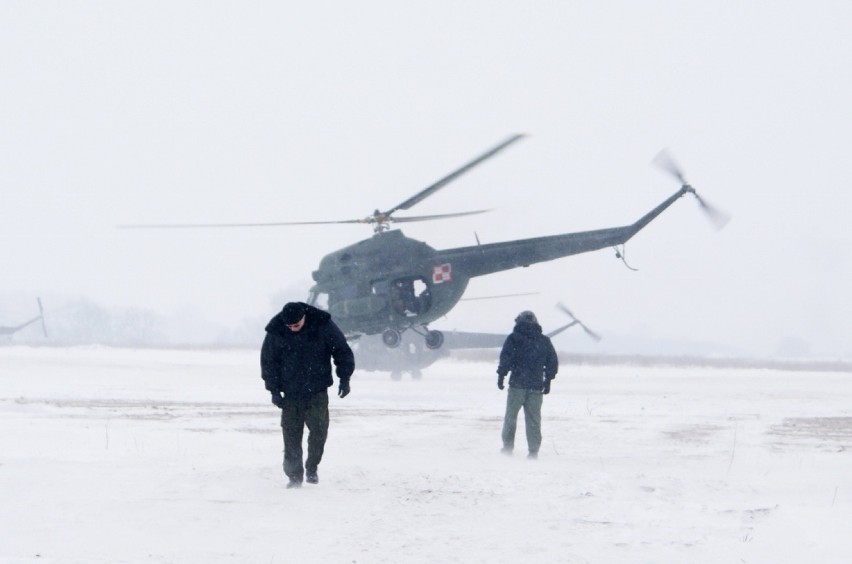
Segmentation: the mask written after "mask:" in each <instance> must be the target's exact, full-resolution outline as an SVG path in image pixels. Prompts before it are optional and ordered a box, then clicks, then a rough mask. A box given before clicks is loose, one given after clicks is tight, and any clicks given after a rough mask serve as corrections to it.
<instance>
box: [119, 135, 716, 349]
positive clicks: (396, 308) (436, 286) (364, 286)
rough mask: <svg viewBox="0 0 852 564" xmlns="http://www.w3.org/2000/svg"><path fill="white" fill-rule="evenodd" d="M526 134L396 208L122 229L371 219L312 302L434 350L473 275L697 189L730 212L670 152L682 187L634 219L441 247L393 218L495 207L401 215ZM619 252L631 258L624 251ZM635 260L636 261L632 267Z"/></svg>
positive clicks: (601, 239)
mask: <svg viewBox="0 0 852 564" xmlns="http://www.w3.org/2000/svg"><path fill="white" fill-rule="evenodd" d="M524 137H525V136H524V135H523V134H515V135H512V136H510V137H509V138H507V139H506V140H504V141H502V142H501V143H499V144H498V145H496V146H495V147H493V148H491V149H489V150H487V151H486V152H484V153H482V154H481V155H479V156H478V157H476V158H475V159H473V160H471V161H470V162H468V163H466V164H464V165H463V166H461V167H459V168H458V169H456V170H454V171H453V172H451V173H450V174H448V175H446V176H444V177H443V178H441V179H440V180H438V181H437V182H434V183H433V184H431V185H429V186H427V187H426V188H424V189H423V190H421V191H420V192H418V193H416V194H415V195H413V196H411V197H410V198H408V199H407V200H405V201H403V202H402V203H400V204H397V205H396V206H394V207H392V208H389V209H387V210H385V211H380V210H379V209H376V210H375V211H374V212H373V213H372V214H370V215H368V216H366V217H362V218H356V219H347V220H339V221H299V222H276V223H224V224H222V223H217V224H158V225H151V224H136V225H122V226H119V227H120V228H131V229H139V228H222V227H234V228H238V227H275V226H293V225H322V224H342V223H343V224H345V223H351V224H367V225H372V226H373V231H374V234H373V236H372V237H370V238H369V239H364V240H362V241H359V242H357V243H355V244H352V245H349V246H346V247H344V248H342V249H339V250H337V251H334V252H332V253H329V254H327V255H326V256H325V257H323V258H322V259H321V260H320V264H319V267H318V268H317V270H314V271H313V273H312V278H313V281H314V282H315V284H314V285H313V286H312V287H311V288H310V290H309V295H308V299H307V300H306V302H307V303H308V304H311V305H315V306H318V307H321V308H323V309H326V310H327V311H328V312H329V313H330V314H331V315H332V317H333V318H334V321H335V323H336V324H337V325H338V327H340V329H341V330H342V331H343V332H344V333H345V334H346V336H347V338H348V339H350V340H355V339H358V338H361V337H363V336H372V335H381V340H382V343H383V344H384V346H385V347H387V348H391V349H393V348H397V347H399V346H400V344H401V342H402V336H403V334H404V333H406V332H408V331H411V332H412V333H415V334H417V335H419V336H420V337H421V338H422V339H423V343H424V344H425V347H426V348H427V349H431V350H436V349H440V348H441V346H442V345H443V344H444V340H445V335H444V333H443V332H441V331H440V330H437V329H431V328H430V327H429V325H430V323H432V322H434V321H436V320H438V319H440V318H441V317H443V316H445V315H446V314H447V313H448V312H449V311H450V310H452V309H453V308H454V307H455V306H456V304H457V303H458V302H459V300H461V299H462V296H463V295H464V292H465V290H466V288H467V285H468V283H469V282H470V280H471V279H472V278H475V277H478V276H487V275H489V274H494V273H497V272H501V271H504V270H509V269H513V268H519V267H527V266H530V265H532V264H535V263H540V262H545V261H551V260H555V259H558V258H562V257H567V256H570V255H576V254H580V253H587V252H591V251H595V250H599V249H603V248H606V247H614V248H616V251H617V246H618V245H624V244H625V243H626V242H627V241H628V240H629V239H631V238H632V237H633V236H634V235H636V234H637V233H638V232H639V231H641V230H642V229H643V228H644V227H645V226H646V225H648V224H649V223H650V222H651V221H652V220H654V219H655V218H656V217H657V216H659V215H660V214H661V213H663V211H665V210H666V209H667V208H668V207H669V206H671V205H672V204H673V203H674V202H675V201H677V200H678V199H679V198H681V197H682V196H684V195H686V194H692V195H693V196H694V197H695V198H696V199H697V200H698V203H699V205H700V207H701V209H703V210H704V211H705V212H706V213H707V214H708V216H709V217H710V219H711V220H713V221H714V223H716V224H717V226H718V227H720V228H721V226H723V225H724V224H725V223H726V222H727V220H728V218H727V216H726V215H725V214H723V213H722V212H720V211H718V210H716V209H715V208H713V207H712V206H710V205H709V204H708V203H707V202H706V201H705V200H704V199H702V198H701V196H699V195H698V193H697V192H696V191H695V189H694V188H693V187H692V186H691V185H690V184H689V183H688V182H687V181H686V178H685V177H684V174H683V172H682V171H681V169H680V168H679V167H678V166H677V165H676V164H675V162H674V160H673V159H672V158H671V157H670V156H669V155H668V153H666V152H661V153H660V154H659V155H658V156H657V157H656V158H655V161H656V163H657V164H658V165H659V166H661V167H662V168H664V169H665V170H666V171H667V172H669V173H670V174H671V175H673V176H674V177H675V178H676V179H678V181H679V182H680V188H679V189H678V190H677V191H676V192H675V193H674V194H672V195H671V196H669V197H668V198H666V199H665V200H664V201H663V202H662V203H660V204H659V205H658V206H656V207H655V208H653V209H652V210H650V211H649V212H648V213H646V214H645V215H643V216H642V217H640V218H639V219H638V220H637V221H635V222H634V223H632V224H629V225H625V226H622V227H610V228H605V229H598V230H593V231H583V232H577V233H566V234H561V235H551V236H545V237H535V238H530V239H519V240H514V241H506V242H502V243H488V244H480V243H479V240H478V237H477V244H476V245H473V246H466V247H458V248H454V249H444V250H438V249H435V248H433V247H431V246H429V245H428V244H427V243H425V242H423V241H418V240H416V239H412V238H409V237H407V236H405V235H404V234H403V233H402V231H400V230H398V229H391V228H390V226H391V224H394V223H406V222H415V221H428V220H435V219H445V218H451V217H461V216H469V215H474V214H480V213H484V212H486V211H487V210H476V211H467V212H457V213H447V214H437V215H423V216H408V217H398V216H396V215H395V214H396V213H397V212H398V211H403V210H408V209H410V208H412V207H413V206H415V205H416V204H418V203H420V202H422V201H423V200H424V199H426V198H428V197H429V196H431V195H433V194H435V193H436V192H437V191H438V190H440V189H442V188H444V187H445V186H446V185H447V184H449V183H450V182H452V181H453V180H455V179H457V178H458V177H459V176H461V175H462V174H465V173H466V172H468V171H470V170H471V169H473V168H474V167H476V166H477V165H479V164H481V163H482V162H484V161H485V160H487V159H489V158H491V157H493V156H494V155H496V154H497V153H499V152H500V151H502V150H504V149H506V148H507V147H509V146H510V145H512V144H514V143H516V142H518V141H519V140H521V139H522V138H524ZM616 256H618V257H620V258H622V259H623V257H622V255H621V254H620V253H618V251H617V254H616ZM628 266H629V265H628Z"/></svg>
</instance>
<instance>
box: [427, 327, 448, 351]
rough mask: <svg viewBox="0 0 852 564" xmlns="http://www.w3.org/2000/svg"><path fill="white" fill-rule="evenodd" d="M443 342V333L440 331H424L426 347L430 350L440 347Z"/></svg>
mask: <svg viewBox="0 0 852 564" xmlns="http://www.w3.org/2000/svg"><path fill="white" fill-rule="evenodd" d="M443 344H444V334H443V333H441V332H440V331H427V332H426V347H427V348H429V349H432V350H435V349H440V348H441V345H443Z"/></svg>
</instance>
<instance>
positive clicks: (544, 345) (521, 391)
mask: <svg viewBox="0 0 852 564" xmlns="http://www.w3.org/2000/svg"><path fill="white" fill-rule="evenodd" d="M558 370H559V359H558V358H557V356H556V350H554V348H553V343H551V342H550V338H549V337H547V336H546V335H543V334H542V332H541V325H539V324H538V319H536V317H535V314H534V313H533V312H531V311H522V312H521V313H520V314H519V315H518V317H516V318H515V328H514V329H513V330H512V333H511V334H510V335H509V336H508V337H506V341H505V342H504V343H503V349H502V350H501V351H500V364H499V365H498V366H497V387H498V388H500V389H501V390H502V389H503V380H504V378H506V374H508V373H509V372H511V373H512V375H511V376H510V377H509V393H508V397H507V398H506V415H505V417H504V418H503V448H502V450H501V451H500V452H502V453H503V454H507V455H511V454H512V450H514V448H515V430H516V429H517V424H518V411H520V409H521V407H523V408H524V422H525V425H526V431H527V447H528V448H529V454H528V455H527V458H538V449H539V447H540V446H541V403H542V395H543V394H549V393H550V381H551V380H553V379H554V378H556V372H557V371H558Z"/></svg>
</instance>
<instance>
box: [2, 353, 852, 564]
mask: <svg viewBox="0 0 852 564" xmlns="http://www.w3.org/2000/svg"><path fill="white" fill-rule="evenodd" d="M0 382H2V386H0V390H2V391H0V419H2V424H0V445H2V450H0V452H2V455H0V491H2V492H3V508H2V511H0V562H3V563H4V564H31V563H36V562H38V563H40V564H53V563H56V564H58V563H62V564H76V563H80V564H83V563H85V564H101V563H103V564H111V563H114V562H123V563H127V564H134V563H151V562H164V563H165V562H181V563H204V564H219V563H243V562H261V563H272V564H276V563H285V562H328V563H332V564H337V563H341V564H342V563H347V564H352V563H396V562H417V563H420V562H422V563H432V562H471V563H474V562H476V563H478V562H482V563H485V562H489V563H491V562H496V563H507V564H508V563H516V562H525V561H533V562H542V563H556V562H560V563H571V564H585V563H597V562H607V563H614V564H615V563H625V564H634V563H636V562H655V563H657V562H673V563H674V562H691V563H708V564H710V563H713V564H715V563H718V562H748V563H756V562H761V563H763V562H766V563H769V562H771V563H787V562H790V563H793V562H797V563H798V562H819V563H821V564H840V563H845V562H848V561H849V554H850V551H852V540H850V539H852V537H850V536H849V534H848V529H849V522H850V519H852V482H850V476H852V461H850V457H849V451H850V448H852V410H850V405H852V401H850V400H852V380H850V378H849V375H848V373H832V372H789V371H779V370H742V369H701V368H688V367H683V366H680V367H668V368H665V367H642V368H637V367H630V366H598V367H590V366H573V365H570V364H563V367H562V370H561V371H560V373H559V375H558V377H557V379H556V380H555V381H554V384H553V388H552V393H551V394H550V395H549V396H547V397H546V399H545V402H544V407H543V435H544V441H543V444H542V449H541V455H540V458H539V460H537V461H529V460H527V459H526V458H525V457H524V456H523V455H524V438H523V423H522V420H523V417H521V421H520V422H519V430H518V432H519V434H518V437H517V441H516V447H517V452H516V455H515V456H514V457H512V458H507V457H505V456H503V455H501V454H500V453H499V449H500V446H501V440H500V426H501V416H502V413H503V409H504V405H505V404H504V402H505V392H500V391H498V390H497V388H496V386H495V374H494V363H493V362H484V363H460V362H452V361H447V362H445V363H442V364H439V365H436V366H435V367H434V368H433V369H430V370H429V371H428V372H427V374H426V375H424V377H423V379H422V380H419V381H414V380H411V379H404V380H402V381H399V382H392V381H390V380H389V379H388V378H387V376H386V375H377V374H369V373H364V372H362V371H356V373H355V375H354V377H353V380H352V393H351V395H350V396H349V397H347V398H345V399H344V400H340V399H338V398H336V397H332V398H330V409H331V418H332V421H331V428H330V435H329V441H328V444H327V447H326V454H325V457H324V459H323V462H322V464H321V465H320V469H319V475H320V483H319V484H318V485H316V486H312V485H308V484H306V485H305V486H304V487H303V488H302V489H301V490H287V489H286V488H285V478H284V475H283V472H282V471H281V433H280V428H279V426H278V425H279V419H278V413H279V411H278V410H277V409H276V408H275V407H274V406H272V405H271V404H270V403H269V401H268V395H267V393H266V392H265V390H264V389H263V386H262V382H261V380H260V377H259V367H258V355H257V352H256V351H218V352H216V351H211V352H202V351H178V350H171V351H162V350H130V349H107V348H68V349H62V348H51V349H44V348H25V347H4V348H0Z"/></svg>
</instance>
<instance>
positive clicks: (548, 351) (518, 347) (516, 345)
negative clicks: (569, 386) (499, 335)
mask: <svg viewBox="0 0 852 564" xmlns="http://www.w3.org/2000/svg"><path fill="white" fill-rule="evenodd" d="M558 370H559V359H558V358H557V356H556V350H555V349H554V348H553V343H551V342H550V338H549V337H547V336H546V335H543V334H542V333H541V325H539V324H538V323H526V322H521V323H515V328H514V329H513V330H512V333H511V334H509V336H508V337H506V341H505V342H504V343H503V349H502V350H501V351H500V363H499V364H498V366H497V375H498V376H500V378H504V377H505V376H506V374H508V373H509V372H511V373H512V375H511V376H510V377H509V386H511V387H513V388H525V389H527V390H541V389H542V388H543V387H544V382H545V380H553V379H554V378H556V372H557V371H558Z"/></svg>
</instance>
